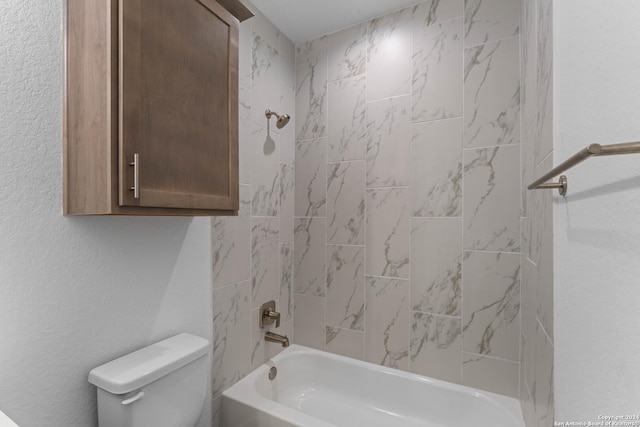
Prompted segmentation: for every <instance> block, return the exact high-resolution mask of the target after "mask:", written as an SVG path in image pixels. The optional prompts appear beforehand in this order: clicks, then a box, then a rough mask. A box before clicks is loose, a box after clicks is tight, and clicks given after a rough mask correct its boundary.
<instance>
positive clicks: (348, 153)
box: [327, 75, 367, 162]
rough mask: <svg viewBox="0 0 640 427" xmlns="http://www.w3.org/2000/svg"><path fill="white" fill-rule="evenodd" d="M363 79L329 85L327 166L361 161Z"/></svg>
mask: <svg viewBox="0 0 640 427" xmlns="http://www.w3.org/2000/svg"><path fill="white" fill-rule="evenodd" d="M365 103H366V76H364V75H362V76H356V77H352V78H348V79H344V80H338V81H335V82H330V83H329V122H328V123H329V128H328V135H329V146H328V150H327V153H328V159H329V161H330V162H340V161H345V160H362V159H364V157H365V139H366V136H367V134H366V127H365V125H366V120H365V113H366V108H365Z"/></svg>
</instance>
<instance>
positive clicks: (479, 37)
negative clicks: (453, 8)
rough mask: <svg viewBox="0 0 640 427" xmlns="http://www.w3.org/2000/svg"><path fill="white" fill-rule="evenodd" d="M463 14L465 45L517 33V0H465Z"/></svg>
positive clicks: (518, 19) (518, 21)
mask: <svg viewBox="0 0 640 427" xmlns="http://www.w3.org/2000/svg"><path fill="white" fill-rule="evenodd" d="M464 14H465V34H464V42H465V46H476V45H479V44H482V43H488V42H492V41H495V40H499V39H504V38H507V37H510V36H515V35H517V34H518V30H519V25H520V1H518V0H465V5H464Z"/></svg>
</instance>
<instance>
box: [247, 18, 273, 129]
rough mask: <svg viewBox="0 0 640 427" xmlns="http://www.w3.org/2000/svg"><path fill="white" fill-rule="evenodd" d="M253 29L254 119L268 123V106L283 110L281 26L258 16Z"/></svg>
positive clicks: (260, 122) (258, 123)
mask: <svg viewBox="0 0 640 427" xmlns="http://www.w3.org/2000/svg"><path fill="white" fill-rule="evenodd" d="M262 21H264V22H262ZM252 29H253V50H252V61H251V82H252V86H251V91H252V95H253V105H252V107H253V108H252V110H251V120H252V121H253V122H254V123H255V124H257V125H260V126H264V127H266V126H267V118H266V116H265V114H264V112H265V110H266V109H272V110H275V111H279V109H280V88H279V85H278V82H279V81H280V56H279V54H278V47H279V42H278V30H277V29H276V28H275V27H273V26H272V25H271V24H270V23H269V22H268V21H266V20H264V18H262V19H259V18H257V19H256V20H255V21H254V22H253V24H252Z"/></svg>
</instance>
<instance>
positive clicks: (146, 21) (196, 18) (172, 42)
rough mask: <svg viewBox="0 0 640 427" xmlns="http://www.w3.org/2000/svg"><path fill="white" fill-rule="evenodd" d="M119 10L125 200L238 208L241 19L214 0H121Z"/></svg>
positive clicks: (124, 203)
mask: <svg viewBox="0 0 640 427" xmlns="http://www.w3.org/2000/svg"><path fill="white" fill-rule="evenodd" d="M119 18H120V20H119V21H120V22H119V59H120V65H119V115H120V117H119V178H120V179H119V193H120V197H119V199H120V200H119V202H120V205H121V206H147V207H163V208H184V209H227V210H237V209H238V99H237V96H238V95H237V90H238V89H237V87H238V71H237V66H238V65H237V63H238V54H237V43H238V23H237V21H236V19H235V18H234V17H233V16H232V15H231V14H229V13H228V12H227V11H226V10H225V9H223V8H222V7H221V6H220V5H218V3H216V2H215V1H213V0H120V4H119ZM134 156H135V157H137V158H138V161H137V164H136V165H131V163H132V162H133V160H134ZM136 170H137V171H136ZM136 172H137V175H138V179H134V178H135V175H136ZM134 181H137V185H138V189H139V192H134V191H133V190H132V187H134ZM136 195H137V196H138V197H137V198H136Z"/></svg>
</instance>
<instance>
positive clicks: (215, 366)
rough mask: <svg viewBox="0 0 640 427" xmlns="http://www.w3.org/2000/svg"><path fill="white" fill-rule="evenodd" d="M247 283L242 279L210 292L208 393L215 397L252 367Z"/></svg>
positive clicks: (249, 305)
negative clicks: (209, 390) (210, 371)
mask: <svg viewBox="0 0 640 427" xmlns="http://www.w3.org/2000/svg"><path fill="white" fill-rule="evenodd" d="M250 310H251V301H250V284H249V282H248V281H247V282H242V283H238V284H236V285H229V286H224V287H222V288H217V289H214V291H213V354H212V357H211V359H212V373H211V374H212V377H213V388H212V391H211V394H212V395H213V396H216V395H218V394H220V393H222V392H223V391H224V390H225V389H226V388H228V387H230V386H232V385H233V384H235V383H236V381H238V380H240V379H241V378H242V377H244V376H245V375H246V374H248V373H249V371H250V368H251V360H250V349H249V340H248V339H247V338H248V337H249V334H250V329H249V320H250V318H249V315H250Z"/></svg>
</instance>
